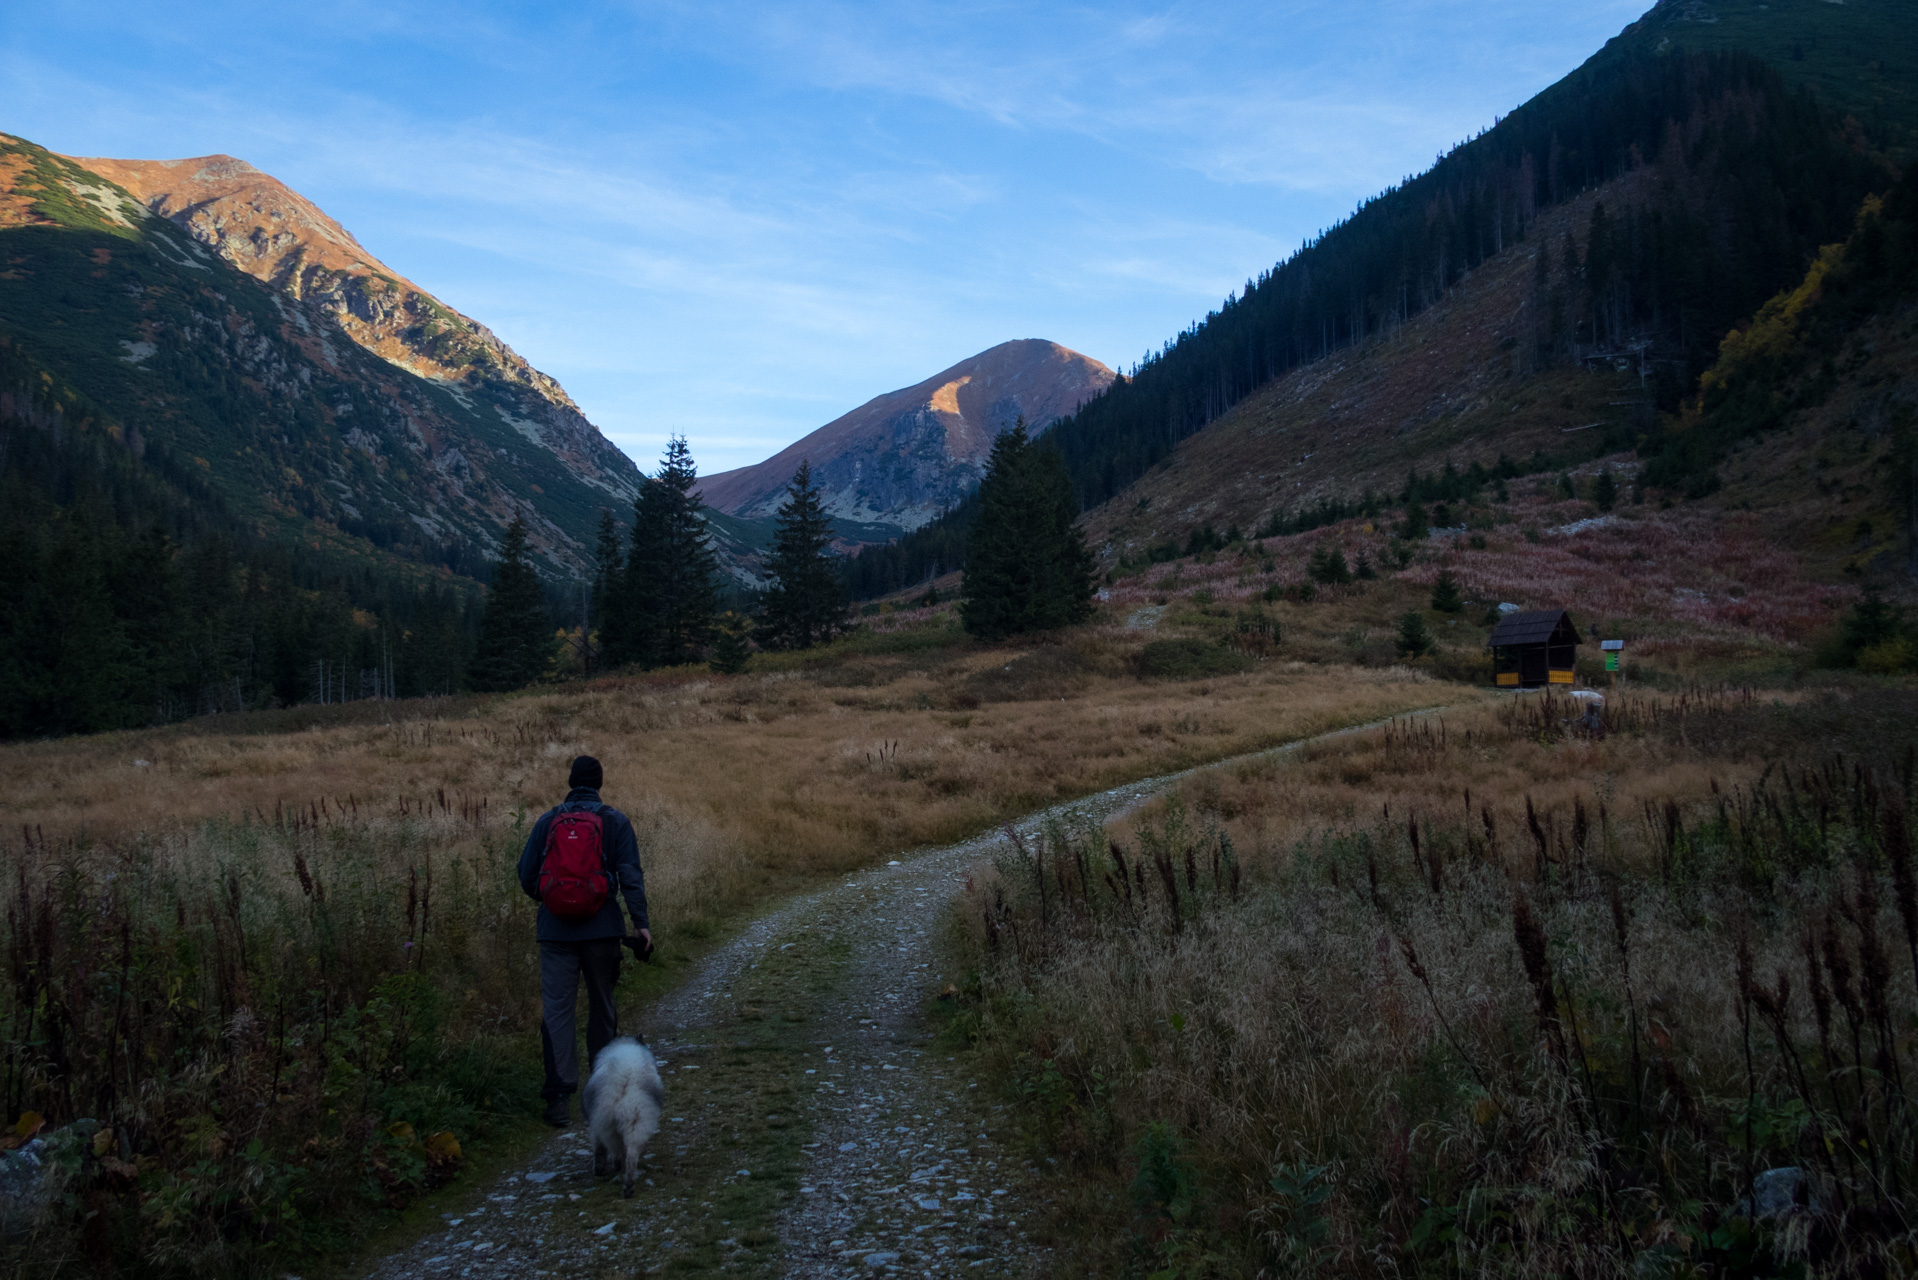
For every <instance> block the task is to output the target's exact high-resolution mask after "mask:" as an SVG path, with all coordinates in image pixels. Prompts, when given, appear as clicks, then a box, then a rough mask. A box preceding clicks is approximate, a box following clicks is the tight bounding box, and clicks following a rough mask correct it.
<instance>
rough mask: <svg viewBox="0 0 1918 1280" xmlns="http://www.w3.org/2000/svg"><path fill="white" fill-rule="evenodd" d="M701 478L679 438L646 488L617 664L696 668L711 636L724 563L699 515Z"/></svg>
mask: <svg viewBox="0 0 1918 1280" xmlns="http://www.w3.org/2000/svg"><path fill="white" fill-rule="evenodd" d="M698 479H699V478H698V473H697V471H696V470H695V468H694V466H693V457H692V453H691V452H690V451H689V450H688V449H687V448H686V440H685V437H683V436H674V437H673V438H672V440H671V441H670V442H669V443H668V444H667V446H666V456H665V458H663V459H662V460H661V462H660V468H659V474H658V475H656V476H652V477H650V478H647V479H645V480H642V481H641V482H640V486H639V496H638V497H637V498H635V499H634V500H633V540H632V550H631V551H630V552H629V553H628V554H627V557H626V589H625V591H624V592H623V595H624V597H625V598H624V599H623V600H621V601H619V611H620V613H621V614H622V616H623V620H622V622H621V623H620V625H619V627H618V628H617V631H618V635H619V641H620V646H619V649H618V651H617V652H616V654H614V655H610V656H612V657H613V660H614V661H616V662H638V663H642V664H644V665H646V666H649V667H676V666H679V665H681V664H683V663H687V662H694V661H697V660H698V658H699V656H700V654H701V653H702V652H703V651H704V650H705V647H706V643H707V641H708V640H709V639H710V638H711V636H712V630H713V619H714V616H715V615H716V614H717V613H718V612H719V605H718V600H719V593H718V588H717V586H716V584H715V582H714V578H715V576H716V575H717V574H718V572H719V563H718V561H717V560H715V559H714V557H713V548H712V541H711V536H710V535H709V534H708V533H707V531H706V522H705V521H704V520H702V519H701V518H700V515H699V513H700V511H701V510H702V509H703V504H702V503H701V502H700V500H699V495H698V494H697V493H695V492H694V491H693V486H694V485H695V484H697V483H698Z"/></svg>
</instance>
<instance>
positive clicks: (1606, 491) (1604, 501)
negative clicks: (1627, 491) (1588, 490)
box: [1592, 467, 1618, 511]
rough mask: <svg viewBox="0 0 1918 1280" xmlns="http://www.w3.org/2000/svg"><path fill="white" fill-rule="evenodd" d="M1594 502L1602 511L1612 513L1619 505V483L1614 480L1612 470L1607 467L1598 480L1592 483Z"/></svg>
mask: <svg viewBox="0 0 1918 1280" xmlns="http://www.w3.org/2000/svg"><path fill="white" fill-rule="evenodd" d="M1592 501H1593V502H1596V503H1597V504H1598V509H1599V510H1600V511H1610V510H1611V509H1612V508H1613V507H1615V506H1617V505H1618V481H1616V480H1614V479H1612V469H1611V468H1610V467H1606V468H1605V469H1604V470H1603V471H1601V472H1599V473H1598V479H1597V480H1594V481H1593V482H1592Z"/></svg>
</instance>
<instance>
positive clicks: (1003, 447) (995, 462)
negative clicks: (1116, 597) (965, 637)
mask: <svg viewBox="0 0 1918 1280" xmlns="http://www.w3.org/2000/svg"><path fill="white" fill-rule="evenodd" d="M978 501H979V514H978V516H977V517H976V518H975V520H974V522H973V526H972V531H971V533H970V534H969V535H968V536H967V538H966V576H965V586H964V597H965V598H964V600H963V601H962V602H961V604H960V606H959V616H960V618H961V619H962V620H963V621H964V623H965V627H966V630H967V631H969V632H971V633H972V634H973V635H976V636H980V637H982V638H984V639H988V640H997V639H1002V638H1004V637H1006V636H1010V635H1018V634H1021V633H1024V632H1029V631H1046V630H1051V629H1053V628H1056V627H1063V626H1069V625H1071V624H1073V623H1075V622H1083V621H1085V620H1086V619H1087V618H1089V617H1091V616H1092V593H1093V560H1092V553H1091V552H1090V551H1089V550H1087V549H1086V544H1085V535H1084V534H1083V533H1081V532H1080V530H1079V527H1078V523H1077V521H1078V509H1077V504H1076V503H1075V502H1074V501H1073V497H1072V482H1071V480H1070V478H1069V477H1068V476H1067V474H1066V468H1065V462H1064V460H1063V459H1062V458H1061V457H1060V456H1059V454H1058V452H1057V450H1054V449H1051V448H1049V447H1047V448H1042V447H1039V446H1036V445H1034V444H1033V443H1032V440H1031V438H1030V437H1029V436H1028V435H1027V434H1026V424H1025V420H1024V419H1023V418H1021V419H1020V420H1019V422H1018V424H1017V425H1016V426H1014V427H1013V429H1012V430H1011V431H1008V432H1005V433H1004V434H1002V435H1001V436H1000V437H999V438H998V439H997V440H995V441H994V442H993V446H992V458H991V461H990V462H989V463H988V464H987V468H986V477H985V479H984V480H983V481H981V482H980V485H979V494H978Z"/></svg>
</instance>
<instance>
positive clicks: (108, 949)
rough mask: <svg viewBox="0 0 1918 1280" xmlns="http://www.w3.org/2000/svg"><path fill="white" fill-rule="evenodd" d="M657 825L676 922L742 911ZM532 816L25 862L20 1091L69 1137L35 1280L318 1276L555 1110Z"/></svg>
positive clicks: (702, 860) (439, 805) (352, 826)
mask: <svg viewBox="0 0 1918 1280" xmlns="http://www.w3.org/2000/svg"><path fill="white" fill-rule="evenodd" d="M632 816H633V817H634V820H635V827H636V828H637V830H638V831H639V832H640V833H641V839H642V843H643V846H644V847H643V848H642V850H641V853H642V859H643V861H644V862H645V864H646V867H647V872H648V890H649V894H650V896H651V898H652V900H653V902H654V903H655V904H657V910H658V911H659V913H660V915H661V918H662V919H664V920H666V921H670V922H678V923H682V924H683V922H685V921H686V920H688V919H689V918H696V917H698V916H699V915H701V914H702V913H712V912H714V911H716V910H718V909H719V908H720V907H721V906H722V905H723V904H722V903H721V902H720V901H718V899H719V898H720V897H722V896H723V895H724V894H725V893H726V892H727V891H728V888H729V886H735V885H736V884H737V881H738V879H739V876H738V873H737V868H736V867H735V866H733V865H732V864H731V862H730V860H729V858H728V856H727V854H726V853H725V850H724V846H723V845H721V844H720V842H719V841H717V840H716V839H715V838H714V837H713V835H712V833H711V832H710V831H709V830H707V829H705V828H703V827H701V826H700V825H699V824H696V823H689V822H687V821H685V820H684V819H682V818H680V817H678V816H676V815H675V814H673V813H672V812H669V811H666V810H664V809H662V808H661V807H659V806H657V805H654V806H649V807H644V808H641V809H639V810H637V811H635V812H634V813H633V815H632ZM530 819H531V815H530V814H527V813H525V812H524V811H521V812H515V813H504V814H502V813H500V812H498V811H497V810H496V809H494V808H492V807H491V806H490V805H486V804H484V803H482V802H479V801H463V800H461V799H460V798H458V797H454V798H452V799H449V798H448V797H447V796H446V795H445V793H444V792H440V793H437V794H436V795H434V796H433V797H432V798H431V799H430V800H429V801H427V802H426V803H425V804H424V805H420V804H416V803H414V802H412V801H400V802H398V803H396V804H395V805H394V806H393V807H391V808H390V809H388V808H384V807H383V809H382V811H381V812H377V813H376V812H372V811H370V810H369V808H368V807H367V806H364V805H361V804H358V803H357V802H356V803H354V804H351V805H349V807H348V808H346V809H345V810H344V811H342V809H341V808H339V807H338V806H337V805H335V804H334V803H333V802H332V801H330V800H326V799H318V800H315V801H312V802H311V803H310V804H308V805H306V806H303V807H301V808H300V809H297V810H294V809H288V808H285V807H281V808H279V809H277V810H276V811H275V812H273V813H271V814H265V813H259V812H255V813H250V814H246V815H243V816H242V817H240V818H239V819H238V820H220V821H215V822H211V823H207V824H204V825H201V826H198V827H194V828H188V829H181V830H177V831H175V832H173V833H171V834H168V835H164V836H155V837H134V838H129V839H125V840H120V841H108V842H102V841H90V840H87V839H85V838H70V839H66V840H47V839H43V838H41V837H40V836H39V835H38V834H37V833H36V832H34V831H31V830H29V831H27V832H24V833H23V838H22V839H21V840H20V841H19V842H17V843H9V844H0V878H3V879H4V884H5V885H6V890H5V892H6V896H7V906H6V922H5V932H4V945H5V948H6V956H7V961H8V966H9V968H8V972H9V981H8V983H7V984H6V985H5V986H4V987H3V988H0V1027H4V1041H3V1042H0V1053H3V1054H4V1058H3V1060H0V1091H3V1092H4V1098H5V1104H6V1108H7V1116H8V1117H9V1118H12V1117H22V1119H23V1123H22V1125H21V1126H20V1127H19V1128H17V1129H16V1130H15V1134H14V1140H15V1141H18V1140H20V1139H23V1138H25V1137H26V1136H28V1135H29V1132H30V1131H31V1130H32V1129H33V1126H34V1125H35V1124H37V1123H43V1124H44V1125H45V1126H46V1130H45V1131H46V1132H47V1133H49V1134H51V1135H52V1140H51V1143H50V1157H51V1158H50V1162H49V1165H48V1174H47V1177H46V1179H45V1182H44V1184H43V1187H42V1194H41V1195H40V1196H39V1198H38V1199H37V1200H34V1201H32V1202H30V1203H28V1204H25V1205H16V1206H15V1212H14V1214H13V1218H14V1225H15V1227H16V1228H17V1230H16V1231H15V1232H14V1234H12V1235H11V1236H10V1237H8V1238H7V1239H6V1241H5V1245H4V1248H5V1250H6V1252H7V1253H8V1254H9V1255H10V1256H9V1259H8V1260H9V1263H10V1265H11V1267H12V1269H13V1270H14V1271H15V1272H16V1273H23V1274H33V1275H59V1274H101V1273H106V1272H110V1271H118V1270H131V1271H134V1272H138V1273H141V1274H153V1275H181V1276H189V1275H190V1276H218V1275H243V1274H259V1273H260V1272H262V1271H263V1270H265V1269H267V1268H269V1267H272V1266H285V1265H289V1264H293V1263H297V1262H298V1261H299V1260H301V1259H303V1258H310V1257H312V1256H313V1255H316V1254H321V1253H326V1252H330V1251H333V1250H336V1249H338V1248H340V1247H341V1246H343V1245H346V1244H348V1243H350V1242H351V1240H352V1239H353V1238H354V1236H355V1235H356V1233H358V1232H360V1231H361V1230H363V1229H364V1228H365V1227H366V1226H367V1225H368V1224H369V1223H374V1222H377V1221H379V1220H380V1219H381V1218H382V1217H383V1216H384V1214H385V1213H386V1212H387V1211H389V1210H391V1209H394V1208H397V1207H399V1206H401V1205H403V1204H404V1203H405V1202H406V1201H407V1200H408V1199H410V1198H411V1197H412V1196H414V1195H415V1194H417V1193H418V1192H419V1191H420V1190H422V1189H424V1188H426V1187H429V1186H432V1185H434V1184H435V1183H437V1182H439V1181H441V1180H443V1179H445V1178H446V1177H448V1176H449V1175H450V1174H451V1173H452V1172H453V1171H454V1170H455V1169H456V1168H457V1166H458V1164H459V1161H460V1159H461V1155H462V1148H461V1144H462V1143H463V1142H469V1141H471V1140H472V1139H473V1138H474V1137H475V1136H481V1135H485V1134H487V1133H489V1132H491V1131H494V1130H496V1129H497V1128H498V1127H499V1126H500V1125H501V1123H502V1122H503V1121H506V1120H508V1119H510V1118H512V1117H516V1116H521V1115H526V1114H530V1113H531V1111H532V1109H533V1107H534V1105H535V1099H534V1094H535V1092H536V1090H537V1087H538V1083H539V1080H540V1072H539V1065H538V1052H537V1049H536V1048H535V1043H536V1038H535V1036H534V1028H535V1027H536V1026H537V1017H538V1014H537V990H538V982H537V972H538V962H537V954H536V947H535V943H534V939H533V929H532V918H531V915H532V908H531V904H530V903H528V902H527V901H526V900H525V898H524V897H523V895H522V894H521V892H520V889H519V884H518V880H517V878H516V875H515V872H514V866H515V863H516V861H517V858H518V854H519V849H520V845H521V842H522V841H523V839H524V837H525V831H526V827H527V825H528V824H529V822H530ZM668 928H669V929H670V928H671V925H669V926H668ZM15 1158H16V1159H17V1157H15Z"/></svg>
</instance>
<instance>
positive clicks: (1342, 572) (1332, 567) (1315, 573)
mask: <svg viewBox="0 0 1918 1280" xmlns="http://www.w3.org/2000/svg"><path fill="white" fill-rule="evenodd" d="M1306 572H1307V573H1309V574H1310V575H1311V577H1312V581H1314V582H1317V583H1321V584H1323V585H1325V586H1328V587H1336V586H1343V585H1344V584H1345V583H1348V582H1350V581H1352V569H1351V566H1349V565H1347V564H1346V562H1345V550H1344V548H1342V547H1320V548H1319V549H1318V550H1317V551H1314V552H1313V553H1312V561H1311V564H1310V566H1309V567H1308V568H1307V570H1306Z"/></svg>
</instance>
